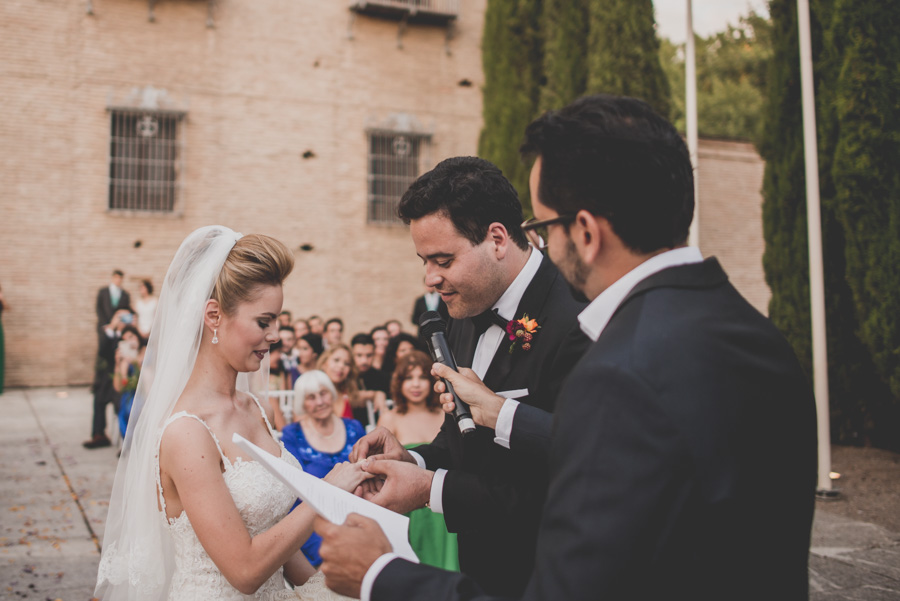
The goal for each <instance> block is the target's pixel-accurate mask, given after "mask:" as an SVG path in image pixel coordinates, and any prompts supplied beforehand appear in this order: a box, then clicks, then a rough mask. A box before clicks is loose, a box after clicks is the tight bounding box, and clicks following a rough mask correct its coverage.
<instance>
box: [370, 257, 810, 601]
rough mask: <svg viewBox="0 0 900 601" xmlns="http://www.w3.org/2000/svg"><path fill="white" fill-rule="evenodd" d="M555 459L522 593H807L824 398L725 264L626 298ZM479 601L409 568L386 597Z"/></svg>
mask: <svg viewBox="0 0 900 601" xmlns="http://www.w3.org/2000/svg"><path fill="white" fill-rule="evenodd" d="M518 427H519V424H514V428H518ZM550 461H551V473H552V480H551V483H550V489H549V492H548V495H547V502H546V505H545V506H544V511H543V516H542V520H541V527H540V535H539V539H538V556H537V562H536V568H535V573H534V575H533V577H532V578H531V581H530V582H529V584H528V588H527V590H526V592H525V594H524V597H523V598H524V599H528V600H537V599H544V600H553V601H555V600H559V599H561V600H565V601H578V600H580V599H611V600H622V599H635V600H637V599H661V598H676V599H691V600H692V601H697V600H700V601H706V600H709V601H712V600H719V599H729V600H731V599H739V600H748V601H749V600H754V601H755V600H758V599H767V600H768V599H791V600H800V599H803V600H805V599H807V598H808V574H807V557H808V552H809V540H810V528H811V524H812V516H813V503H814V493H815V484H816V420H815V406H814V402H813V398H812V393H811V391H810V388H809V384H808V382H807V380H806V377H805V376H804V374H803V373H802V371H801V368H800V366H799V364H798V362H797V360H796V358H795V356H794V353H793V351H792V350H791V348H790V347H789V346H788V344H787V342H786V341H785V340H784V338H783V337H782V336H781V334H780V333H779V332H778V331H776V329H775V328H774V326H773V325H772V324H771V322H770V321H769V320H768V319H766V318H765V317H763V316H762V315H760V314H759V313H757V312H756V311H755V310H754V309H753V308H752V307H751V306H750V305H749V304H748V303H747V302H746V301H745V300H744V299H743V298H742V297H741V296H740V294H739V293H738V292H737V291H736V290H735V289H734V288H733V287H732V286H731V284H729V283H728V281H727V277H726V275H725V273H724V272H723V271H722V269H721V267H720V266H719V264H718V262H717V261H716V260H715V259H710V260H707V261H705V262H704V263H702V264H695V265H685V266H679V267H673V268H670V269H666V270H664V271H661V272H659V273H657V274H655V275H653V276H651V277H649V278H647V279H646V280H644V281H643V282H641V283H640V284H638V285H637V286H636V287H635V289H634V290H633V291H632V292H631V293H630V294H629V296H628V297H627V298H626V300H625V301H624V302H623V303H622V305H621V306H620V307H619V309H618V311H617V312H616V314H615V315H614V316H613V318H612V320H611V321H610V322H609V324H608V326H607V328H606V329H605V330H604V332H603V333H602V334H601V336H600V338H599V339H598V340H597V342H595V343H594V344H593V345H591V347H590V349H588V351H587V353H586V354H585V356H584V357H583V358H582V360H581V361H580V362H579V363H578V365H577V366H576V367H575V369H574V370H573V371H572V374H571V375H570V377H569V378H568V380H567V381H566V383H565V385H564V386H563V388H562V390H561V392H560V397H559V400H558V402H557V412H556V415H555V423H554V432H553V442H552V451H551V458H550ZM482 595H483V593H482V592H481V591H480V590H479V589H478V587H477V585H475V584H474V583H472V582H471V580H470V579H468V578H466V577H465V576H464V575H460V574H453V573H450V572H442V571H440V570H436V569H433V568H428V567H427V566H418V565H414V564H410V563H409V562H405V561H402V560H394V561H392V562H391V563H390V564H388V566H387V567H386V568H385V569H384V571H383V572H382V573H381V574H380V575H379V577H378V578H377V579H376V581H375V585H374V588H373V599H375V600H382V599H408V600H416V599H429V600H432V599H472V598H481V596H482Z"/></svg>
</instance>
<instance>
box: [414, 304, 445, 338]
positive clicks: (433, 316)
mask: <svg viewBox="0 0 900 601" xmlns="http://www.w3.org/2000/svg"><path fill="white" fill-rule="evenodd" d="M446 331H447V322H446V321H444V319H443V318H442V317H441V314H440V313H438V312H437V311H425V312H424V313H422V316H421V317H419V335H420V336H421V337H422V338H424V339H426V340H427V339H428V338H431V335H432V334H434V333H435V332H446Z"/></svg>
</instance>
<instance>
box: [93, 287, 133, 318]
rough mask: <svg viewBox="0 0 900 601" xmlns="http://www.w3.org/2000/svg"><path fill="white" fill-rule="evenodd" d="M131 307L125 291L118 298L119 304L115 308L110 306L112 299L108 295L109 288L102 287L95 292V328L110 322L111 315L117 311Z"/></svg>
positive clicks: (129, 298)
mask: <svg viewBox="0 0 900 601" xmlns="http://www.w3.org/2000/svg"><path fill="white" fill-rule="evenodd" d="M125 307H131V297H130V296H129V295H128V293H127V292H125V290H122V294H121V295H120V296H119V303H118V304H117V305H115V306H113V304H112V298H111V297H110V295H109V286H104V287H103V288H101V289H100V290H98V291H97V326H98V327H102V326H105V325H106V324H108V323H109V322H111V321H112V318H113V315H114V314H115V312H116V311H117V310H119V309H123V308H125Z"/></svg>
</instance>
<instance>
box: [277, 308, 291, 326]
mask: <svg viewBox="0 0 900 601" xmlns="http://www.w3.org/2000/svg"><path fill="white" fill-rule="evenodd" d="M291 319H292V317H291V312H290V311H288V310H287V309H285V310H284V311H282V312H281V313H279V314H278V327H284V326H289V325H291Z"/></svg>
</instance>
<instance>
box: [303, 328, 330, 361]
mask: <svg viewBox="0 0 900 601" xmlns="http://www.w3.org/2000/svg"><path fill="white" fill-rule="evenodd" d="M300 340H305V341H306V344H308V345H309V347H310V348H311V349H312V350H313V352H314V353H315V354H317V355H321V354H322V351H324V350H325V345H323V344H322V337H321V336H319V335H318V334H313V333H312V332H310V333H309V334H304V335H303V336H301V337H300Z"/></svg>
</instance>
